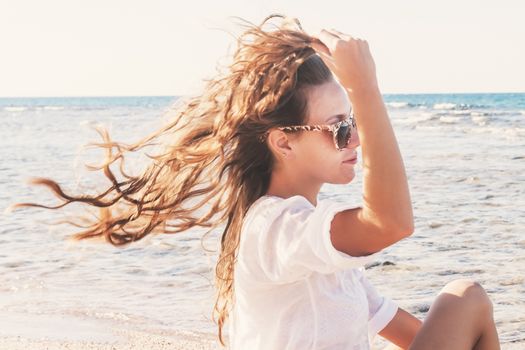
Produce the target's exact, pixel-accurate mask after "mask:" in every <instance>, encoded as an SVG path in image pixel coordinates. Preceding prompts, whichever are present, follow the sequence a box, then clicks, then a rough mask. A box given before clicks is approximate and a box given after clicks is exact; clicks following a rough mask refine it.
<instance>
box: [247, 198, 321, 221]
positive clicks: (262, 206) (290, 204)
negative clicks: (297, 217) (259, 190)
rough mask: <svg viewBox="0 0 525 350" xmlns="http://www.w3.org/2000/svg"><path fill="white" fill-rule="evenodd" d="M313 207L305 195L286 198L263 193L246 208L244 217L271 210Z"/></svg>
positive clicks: (259, 214) (258, 214)
mask: <svg viewBox="0 0 525 350" xmlns="http://www.w3.org/2000/svg"><path fill="white" fill-rule="evenodd" d="M309 208H315V207H314V206H313V205H312V204H311V203H310V202H309V201H308V200H307V199H306V198H305V197H303V196H301V195H295V196H291V197H287V198H283V197H278V196H273V195H263V196H261V197H259V198H258V199H257V200H256V201H255V202H253V204H252V205H251V206H250V208H249V209H248V212H247V213H246V217H248V216H261V215H263V214H268V213H271V212H278V213H280V212H282V211H283V210H286V209H292V210H293V209H309Z"/></svg>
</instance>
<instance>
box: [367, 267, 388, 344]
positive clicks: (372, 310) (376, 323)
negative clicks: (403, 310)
mask: <svg viewBox="0 0 525 350" xmlns="http://www.w3.org/2000/svg"><path fill="white" fill-rule="evenodd" d="M359 270H360V275H361V276H360V279H361V284H362V285H363V287H364V288H365V290H366V297H367V299H368V337H369V339H370V341H372V340H373V338H374V337H375V336H376V335H377V333H379V332H380V331H381V330H383V328H385V327H386V326H387V325H388V324H389V323H390V321H392V319H393V318H394V316H395V315H396V313H397V310H398V306H397V304H396V303H395V302H394V301H393V300H391V299H390V298H388V297H385V296H381V295H380V294H379V293H378V291H377V290H376V288H375V287H374V286H373V285H372V284H371V283H370V281H369V280H368V279H367V278H366V276H365V274H364V268H362V269H359Z"/></svg>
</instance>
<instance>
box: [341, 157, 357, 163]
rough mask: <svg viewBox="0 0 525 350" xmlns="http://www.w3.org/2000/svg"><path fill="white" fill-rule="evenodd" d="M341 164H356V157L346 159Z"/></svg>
mask: <svg viewBox="0 0 525 350" xmlns="http://www.w3.org/2000/svg"><path fill="white" fill-rule="evenodd" d="M343 163H345V164H355V163H357V157H355V158H350V159H347V160H345V161H344V162H343Z"/></svg>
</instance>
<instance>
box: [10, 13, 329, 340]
mask: <svg viewBox="0 0 525 350" xmlns="http://www.w3.org/2000/svg"><path fill="white" fill-rule="evenodd" d="M279 20H280V21H281V22H280V24H279V23H277V25H275V24H273V22H274V21H279ZM243 26H244V27H245V29H246V30H245V31H244V33H243V34H242V35H240V36H239V37H238V39H237V48H236V51H235V53H234V55H233V61H232V63H231V64H230V65H229V66H228V67H227V69H226V73H223V74H222V75H218V76H217V77H216V78H214V79H211V80H209V81H207V83H206V85H205V88H204V91H203V92H202V94H201V95H199V96H196V97H192V98H189V99H188V100H187V101H184V103H182V104H181V105H180V106H179V107H178V109H177V110H176V113H175V116H174V118H173V120H172V121H170V122H168V123H167V124H166V125H165V126H164V127H162V128H161V129H159V130H157V131H155V132H154V133H152V134H150V135H148V136H146V137H145V138H144V139H142V140H141V141H139V142H137V143H135V144H132V145H125V144H122V143H118V142H114V141H112V140H111V138H110V136H109V134H108V132H107V131H106V130H105V129H103V128H99V129H97V130H98V131H99V133H100V135H101V137H102V139H103V142H102V143H99V144H96V146H97V147H100V148H103V149H105V151H106V158H105V160H104V161H103V163H102V164H101V165H100V166H95V167H91V170H94V171H97V170H101V171H102V172H103V173H104V175H105V176H106V177H107V178H108V179H109V180H110V181H111V183H112V186H110V187H109V188H107V189H105V190H104V191H102V192H100V193H99V194H98V195H93V196H91V195H70V194H66V193H65V192H64V191H63V190H62V188H61V186H60V185H59V184H58V183H57V182H55V181H53V180H51V179H48V178H34V179H33V180H32V183H33V184H36V185H44V186H47V187H48V188H50V189H51V190H52V191H53V192H54V194H55V195H56V196H57V197H58V198H60V199H61V200H63V203H62V204H60V205H57V206H46V205H41V204H36V203H16V204H15V205H14V206H13V207H14V208H16V207H30V206H31V207H41V208H47V209H59V208H61V207H63V206H65V205H67V204H69V203H72V202H81V203H84V204H86V205H88V206H89V208H98V216H96V215H95V218H94V219H93V217H87V216H86V217H82V218H77V221H76V222H75V221H73V220H70V219H68V220H64V221H62V222H67V223H69V224H71V225H74V226H76V227H79V228H83V230H82V231H80V232H77V233H75V234H73V235H72V238H73V239H75V240H82V239H89V238H102V239H104V240H105V241H107V242H109V243H111V244H113V245H115V246H121V245H125V244H128V243H130V242H134V241H138V240H140V239H142V238H143V237H145V236H146V235H148V234H152V233H167V234H172V233H178V232H182V231H185V230H188V229H190V228H192V227H195V226H200V227H206V228H209V231H207V232H210V231H212V230H213V229H214V228H216V227H217V226H219V225H221V224H223V223H225V224H226V225H225V228H224V231H223V233H222V237H221V242H220V243H221V248H220V254H219V258H218V261H217V265H216V269H215V282H216V287H217V296H216V302H215V306H214V309H213V314H212V318H213V320H214V321H215V322H216V323H217V324H218V338H219V341H220V342H221V344H222V345H225V342H224V337H223V326H224V324H225V322H226V320H227V318H228V315H229V311H230V310H231V307H232V305H233V302H234V283H233V282H234V267H235V260H236V256H237V248H238V246H239V240H240V232H241V226H242V221H243V218H244V216H245V213H246V212H247V210H248V208H249V207H250V205H251V204H252V203H253V202H254V201H255V200H256V199H258V198H259V197H260V196H262V195H264V194H265V192H266V191H267V189H268V186H269V181H270V175H271V173H272V169H273V167H274V164H275V162H276V158H275V157H274V156H273V154H272V152H271V150H270V149H269V147H268V146H267V144H266V142H261V141H260V140H259V137H260V136H261V135H263V134H264V133H265V132H266V131H267V130H269V129H270V128H273V127H276V126H287V125H296V124H301V123H304V122H305V120H306V116H307V107H308V106H307V99H306V93H305V91H306V89H307V88H309V87H311V86H315V85H320V84H322V83H324V82H327V81H329V80H330V79H332V75H331V73H330V71H329V69H328V68H327V67H326V66H325V64H324V63H323V62H322V60H321V59H320V58H319V56H318V55H316V54H315V51H314V50H313V49H312V48H311V44H312V43H313V42H318V40H317V39H316V38H314V37H311V36H309V35H308V34H306V33H305V32H304V31H303V30H302V29H301V26H300V24H299V22H298V21H297V20H293V21H290V20H288V19H286V18H285V17H284V16H282V15H271V16H269V17H267V18H265V19H264V21H263V22H262V23H261V24H260V25H253V24H251V23H249V22H246V21H245V22H244V24H243ZM267 26H269V27H270V28H267ZM161 137H163V138H164V139H166V140H171V141H173V142H171V144H167V143H166V144H164V145H163V148H162V151H161V152H159V153H158V154H156V155H149V157H150V158H151V159H152V162H151V163H150V164H149V165H148V166H147V168H146V169H145V171H144V172H143V173H142V174H141V175H140V176H132V175H129V174H127V173H126V172H125V171H124V159H125V154H126V152H135V151H137V150H140V149H142V148H144V147H146V146H148V145H152V144H153V143H154V142H155V141H156V140H159V139H160V138H161ZM114 150H115V151H114ZM117 161H119V162H120V166H119V171H120V174H121V177H122V179H119V177H118V176H116V175H115V173H114V172H113V171H112V170H111V169H110V165H111V164H113V163H115V162H117ZM189 203H191V205H189V206H188V205H187V204H189ZM205 205H208V206H209V209H208V210H207V212H206V213H205V214H204V215H202V213H201V214H200V215H198V216H195V215H194V214H195V212H196V211H198V210H199V209H201V208H203V207H205ZM170 220H174V221H173V222H172V221H170Z"/></svg>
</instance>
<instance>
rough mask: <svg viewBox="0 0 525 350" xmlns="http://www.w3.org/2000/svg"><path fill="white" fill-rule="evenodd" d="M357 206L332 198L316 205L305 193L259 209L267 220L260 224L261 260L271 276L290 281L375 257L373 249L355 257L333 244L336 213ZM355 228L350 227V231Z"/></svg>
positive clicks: (258, 253)
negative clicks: (367, 253) (305, 196)
mask: <svg viewBox="0 0 525 350" xmlns="http://www.w3.org/2000/svg"><path fill="white" fill-rule="evenodd" d="M351 208H355V206H352V205H349V204H344V203H338V202H335V201H332V200H328V199H325V200H322V201H321V200H319V201H318V203H317V206H315V207H314V206H313V205H312V204H311V203H310V202H309V201H308V200H307V199H306V198H304V197H303V196H299V195H297V196H293V197H289V198H286V199H284V200H280V201H277V202H275V204H274V205H272V206H271V207H270V208H267V209H266V210H265V211H262V212H260V213H257V215H263V216H264V220H263V221H262V222H263V223H264V224H260V225H259V227H258V228H257V233H256V234H257V236H258V241H257V245H256V246H257V255H258V259H257V260H258V264H259V265H260V267H261V268H262V270H263V271H264V274H265V275H266V277H267V278H268V279H270V280H271V281H273V282H279V283H288V282H292V281H296V280H298V279H301V278H304V277H307V276H308V275H309V274H311V273H312V272H313V271H315V272H319V273H326V274H328V273H333V272H335V271H338V270H343V269H348V268H355V267H359V266H364V265H365V264H366V263H368V262H370V261H372V260H373V259H375V258H376V256H377V254H378V253H379V252H378V253H374V254H371V255H367V256H359V257H354V256H350V255H348V254H346V253H343V252H340V251H338V250H337V249H335V247H334V246H333V244H332V241H331V238H330V226H331V222H332V219H333V218H334V216H335V214H336V213H338V212H340V211H343V210H345V209H351ZM351 230H352V228H351V227H349V228H348V234H351Z"/></svg>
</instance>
